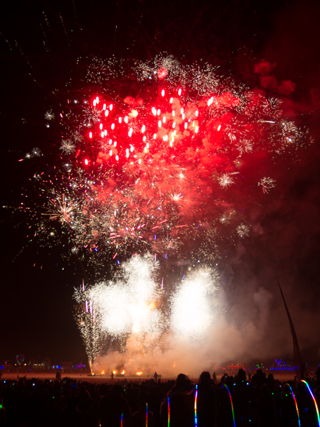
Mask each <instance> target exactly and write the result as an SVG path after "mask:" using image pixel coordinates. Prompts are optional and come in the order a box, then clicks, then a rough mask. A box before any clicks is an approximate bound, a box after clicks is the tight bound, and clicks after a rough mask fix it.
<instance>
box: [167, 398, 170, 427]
mask: <svg viewBox="0 0 320 427" xmlns="http://www.w3.org/2000/svg"><path fill="white" fill-rule="evenodd" d="M167 402H168V427H170V397H168V398H167Z"/></svg>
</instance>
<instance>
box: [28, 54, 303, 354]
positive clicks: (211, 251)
mask: <svg viewBox="0 0 320 427" xmlns="http://www.w3.org/2000/svg"><path fill="white" fill-rule="evenodd" d="M57 96H60V98H61V99H59V102H58V103H57V105H60V106H61V109H60V111H53V110H52V109H50V110H48V111H47V112H46V114H45V119H46V120H47V125H48V126H49V129H50V131H51V129H55V130H56V129H58V130H59V131H58V132H57V133H56V134H54V136H55V141H56V143H55V144H54V145H53V146H52V147H50V150H49V149H48V151H50V156H48V153H45V155H46V156H47V157H46V158H49V157H50V159H49V160H48V163H47V165H46V168H45V170H44V171H37V172H36V173H35V174H34V175H33V176H34V180H33V184H34V187H35V189H36V190H37V194H38V196H37V197H38V200H37V201H38V203H37V207H36V208H34V206H32V207H31V206H29V205H28V200H30V199H29V198H27V197H28V195H27V194H26V202H25V203H23V204H21V205H22V207H21V210H22V211H23V212H25V213H28V214H29V215H30V216H31V218H32V221H33V222H34V220H35V219H36V223H37V229H36V230H35V232H34V236H37V238H38V239H39V240H40V242H41V244H47V243H48V242H49V244H50V245H52V246H53V245H54V244H62V245H63V246H64V254H65V257H66V258H68V259H69V260H70V259H72V258H74V259H77V260H79V261H80V262H81V263H82V266H84V268H85V269H86V271H88V270H90V269H91V270H93V271H94V274H97V275H98V273H97V272H98V270H99V268H100V269H101V270H103V273H105V272H106V270H107V268H108V267H107V265H109V266H113V265H116V264H115V263H116V262H117V263H118V264H119V265H120V260H129V261H127V262H126V263H124V264H123V265H122V266H120V267H119V266H117V265H116V267H117V270H116V272H115V273H114V274H115V275H114V276H113V278H112V280H111V281H105V280H100V281H96V280H94V281H93V282H91V286H88V287H87V289H86V290H84V289H81V290H78V291H76V292H75V298H76V301H77V303H78V312H77V314H76V319H77V322H78V325H79V328H80V331H81V334H82V336H83V338H84V341H85V344H86V348H87V351H88V354H89V358H90V360H94V359H95V357H96V355H97V354H99V352H100V350H101V348H103V347H105V343H106V342H108V346H109V347H111V348H113V349H114V348H115V346H116V347H117V349H118V350H121V351H123V350H124V349H127V348H129V347H130V348H131V351H133V352H140V353H141V352H148V351H151V349H153V348H155V347H157V346H159V345H160V344H159V343H160V340H161V337H162V336H163V334H164V333H165V332H166V331H170V333H173V334H175V335H176V336H178V337H180V338H181V339H184V340H186V341H188V340H189V339H190V338H192V339H194V338H197V339H202V338H203V337H204V336H206V334H207V332H208V330H210V328H211V327H212V326H213V324H214V320H215V304H214V293H215V289H216V287H217V280H216V278H215V276H214V273H213V271H212V268H211V269H207V268H206V267H204V268H202V269H199V270H198V271H197V273H196V274H188V275H187V276H186V277H185V278H184V280H183V282H182V283H181V284H180V285H178V286H177V285H176V283H175V284H174V285H173V286H172V289H170V290H166V289H165V287H166V285H163V280H162V284H161V286H160V284H157V283H158V282H157V278H156V275H157V269H158V268H159V264H158V263H159V261H156V260H160V263H161V262H165V260H167V259H168V258H170V259H173V258H174V259H177V258H179V257H181V253H182V250H183V251H184V254H186V255H187V257H188V259H189V260H190V263H191V262H192V263H193V262H194V261H195V260H201V263H204V264H206V265H211V267H212V265H215V264H216V261H217V258H219V256H220V245H221V242H222V241H224V242H226V241H228V240H230V241H231V242H232V244H233V243H234V242H235V240H236V239H238V238H242V239H245V238H248V237H250V233H251V230H252V229H254V228H253V227H251V224H250V221H251V219H252V217H253V216H252V215H250V212H251V208H252V207H254V208H256V206H257V205H259V206H262V207H263V204H264V203H267V202H268V200H269V197H270V194H271V193H272V190H273V188H274V187H275V186H276V183H278V182H279V174H280V171H281V170H284V168H283V167H282V166H283V164H284V163H285V164H286V169H287V164H288V162H289V161H295V160H296V159H297V158H298V152H299V148H301V147H304V146H305V145H306V144H308V143H309V136H308V132H307V131H306V130H302V129H300V128H299V127H298V126H297V125H296V124H295V123H293V122H291V121H288V120H286V119H285V118H284V116H283V114H282V111H281V101H280V100H277V99H275V98H268V97H267V95H266V94H265V93H264V92H262V91H260V90H250V89H248V88H246V87H244V86H243V85H236V84H235V83H233V82H231V81H230V80H229V79H223V78H222V77H220V76H219V75H218V74H217V72H216V69H215V67H213V66H212V65H210V64H203V65H201V66H200V65H199V64H193V65H182V64H181V63H179V61H178V60H177V59H175V58H174V57H172V56H165V55H159V56H157V57H156V58H154V60H152V61H149V62H144V63H142V62H137V61H133V62H131V63H129V61H128V62H127V61H124V60H120V61H117V60H116V59H115V58H111V59H109V60H105V61H102V60H100V59H97V58H95V59H94V60H93V61H92V63H91V65H90V66H89V67H88V69H87V74H86V77H85V79H84V84H83V87H82V88H81V90H80V91H79V88H75V90H74V91H73V90H70V92H69V93H68V94H60V95H57ZM62 98H63V99H62ZM49 122H50V125H49ZM52 132H53V131H52ZM51 148H52V150H51ZM36 156H41V157H43V155H42V153H40V151H39V149H34V150H33V151H32V153H30V154H29V155H28V156H27V157H28V158H31V157H36ZM50 163H52V164H51V165H50ZM279 166H280V167H279ZM39 211H40V212H39ZM39 218H40V219H39ZM146 253H148V254H150V253H152V254H153V255H152V256H151V255H148V256H146V255H144V254H146ZM138 254H140V255H141V254H142V255H143V256H139V255H138ZM108 263H109V264H108ZM110 270H114V268H113V267H111V268H110ZM109 272H110V271H109ZM100 277H101V276H100ZM102 277H103V275H102ZM178 280H181V278H180V279H178ZM115 343H116V344H115Z"/></svg>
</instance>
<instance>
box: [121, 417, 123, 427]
mask: <svg viewBox="0 0 320 427" xmlns="http://www.w3.org/2000/svg"><path fill="white" fill-rule="evenodd" d="M120 426H121V427H123V414H121V421H120Z"/></svg>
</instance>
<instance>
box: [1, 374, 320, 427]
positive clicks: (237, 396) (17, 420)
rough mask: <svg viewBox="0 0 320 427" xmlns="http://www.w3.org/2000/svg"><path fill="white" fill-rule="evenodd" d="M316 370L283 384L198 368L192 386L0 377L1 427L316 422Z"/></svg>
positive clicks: (273, 426) (319, 387)
mask: <svg viewBox="0 0 320 427" xmlns="http://www.w3.org/2000/svg"><path fill="white" fill-rule="evenodd" d="M319 400H320V368H319V369H318V370H317V371H316V376H315V377H314V378H313V379H309V380H308V381H307V383H306V382H303V381H300V382H298V381H291V382H289V383H282V382H280V381H278V380H275V379H274V377H273V376H272V374H269V375H268V377H267V376H266V375H265V374H264V373H263V372H262V370H261V369H258V370H257V372H256V373H255V374H254V375H253V376H252V379H251V381H249V378H247V375H246V373H245V371H244V370H243V369H239V371H238V374H237V375H236V376H228V375H224V376H223V377H222V378H221V380H220V381H217V378H216V376H215V375H212V377H211V375H210V373H209V372H202V374H201V375H200V377H199V380H198V381H197V382H196V383H194V382H192V381H191V380H190V379H189V378H188V377H187V376H186V375H184V374H179V375H178V377H177V378H176V381H166V382H163V381H161V378H160V377H158V376H154V378H152V379H149V380H146V381H140V382H134V381H127V380H126V379H123V378H122V379H121V380H120V379H113V380H111V382H109V383H104V384H96V383H89V382H82V381H77V380H73V379H72V378H68V377H66V378H63V379H60V378H57V379H56V380H53V381H52V380H39V379H35V378H34V379H31V380H29V379H26V377H20V378H19V377H18V378H17V380H16V381H13V380H7V381H5V380H2V381H0V426H1V427H2V426H6V427H15V426H17V427H33V426H35V427H42V426H48V427H56V426H57V427H58V426H59V427H100V426H101V427H164V426H168V427H211V426H212V427H228V426H233V427H235V426H257V427H291V426H292V427H296V426H299V425H300V426H302V427H309V426H310V427H313V426H318V425H320V424H319V421H320V420H319V419H318V414H317V402H319Z"/></svg>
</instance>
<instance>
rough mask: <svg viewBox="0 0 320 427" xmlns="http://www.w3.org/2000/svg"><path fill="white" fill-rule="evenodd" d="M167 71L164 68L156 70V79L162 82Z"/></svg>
mask: <svg viewBox="0 0 320 427" xmlns="http://www.w3.org/2000/svg"><path fill="white" fill-rule="evenodd" d="M167 75H168V71H167V70H166V69H165V68H159V70H158V79H159V80H163V79H165V78H166V77H167Z"/></svg>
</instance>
